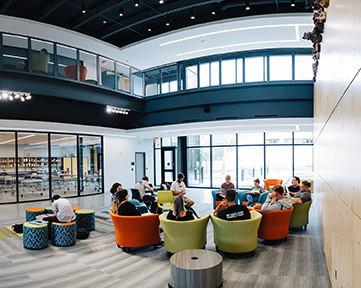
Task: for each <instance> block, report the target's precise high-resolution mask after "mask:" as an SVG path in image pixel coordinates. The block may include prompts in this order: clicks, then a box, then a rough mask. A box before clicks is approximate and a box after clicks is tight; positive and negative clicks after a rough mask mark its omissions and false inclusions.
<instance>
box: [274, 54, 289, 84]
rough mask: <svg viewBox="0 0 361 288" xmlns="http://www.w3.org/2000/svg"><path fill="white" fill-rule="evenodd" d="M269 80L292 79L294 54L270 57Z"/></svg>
mask: <svg viewBox="0 0 361 288" xmlns="http://www.w3.org/2000/svg"><path fill="white" fill-rule="evenodd" d="M269 71H270V74H269V80H270V81H282V80H289V81H290V80H292V55H282V56H281V55H280V56H270V57H269Z"/></svg>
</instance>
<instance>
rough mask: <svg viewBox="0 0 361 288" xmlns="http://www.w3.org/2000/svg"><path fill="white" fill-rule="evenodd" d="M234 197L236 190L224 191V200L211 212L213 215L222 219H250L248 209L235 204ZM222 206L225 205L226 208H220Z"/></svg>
mask: <svg viewBox="0 0 361 288" xmlns="http://www.w3.org/2000/svg"><path fill="white" fill-rule="evenodd" d="M236 197H237V193H236V191H234V190H228V191H227V192H226V197H225V200H224V201H222V202H221V203H220V204H219V205H218V206H217V208H216V210H214V212H213V215H214V216H216V217H219V218H221V219H223V220H229V221H233V220H243V219H250V218H251V213H250V212H249V211H248V209H247V207H246V206H244V205H238V204H236V202H235V200H236ZM222 206H227V208H226V209H224V210H221V208H222Z"/></svg>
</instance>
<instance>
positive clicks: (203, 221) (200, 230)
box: [159, 213, 209, 255]
mask: <svg viewBox="0 0 361 288" xmlns="http://www.w3.org/2000/svg"><path fill="white" fill-rule="evenodd" d="M167 214H168V213H163V214H161V215H160V216H159V220H160V225H161V226H162V228H163V232H164V249H165V250H167V251H168V255H169V253H176V252H179V251H182V250H186V249H201V248H203V247H204V246H206V244H207V224H208V219H209V215H207V216H204V217H202V218H200V219H194V220H190V221H173V220H168V219H167Z"/></svg>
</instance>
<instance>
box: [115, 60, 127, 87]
mask: <svg viewBox="0 0 361 288" xmlns="http://www.w3.org/2000/svg"><path fill="white" fill-rule="evenodd" d="M116 67H117V79H118V80H117V81H118V82H119V83H118V87H117V90H121V91H125V92H128V93H130V67H129V66H126V65H123V64H121V63H118V62H117V63H116Z"/></svg>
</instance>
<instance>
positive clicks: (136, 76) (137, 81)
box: [131, 68, 144, 96]
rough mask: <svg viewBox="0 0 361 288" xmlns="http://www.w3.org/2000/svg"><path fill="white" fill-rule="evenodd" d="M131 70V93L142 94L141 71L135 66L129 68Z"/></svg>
mask: <svg viewBox="0 0 361 288" xmlns="http://www.w3.org/2000/svg"><path fill="white" fill-rule="evenodd" d="M131 71H132V77H131V79H132V89H133V94H134V95H138V96H144V92H143V72H141V71H140V70H137V69H135V68H131Z"/></svg>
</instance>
